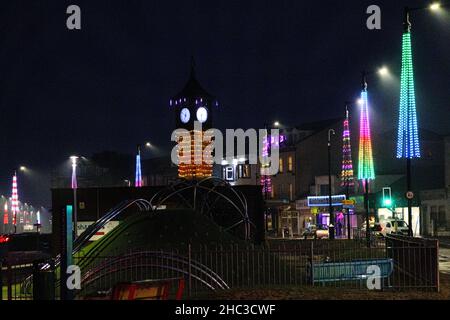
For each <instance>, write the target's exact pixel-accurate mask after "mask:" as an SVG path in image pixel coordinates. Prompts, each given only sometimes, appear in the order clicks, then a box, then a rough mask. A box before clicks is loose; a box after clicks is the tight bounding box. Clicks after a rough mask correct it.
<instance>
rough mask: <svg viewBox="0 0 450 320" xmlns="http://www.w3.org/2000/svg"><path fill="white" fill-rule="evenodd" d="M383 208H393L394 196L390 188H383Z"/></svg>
mask: <svg viewBox="0 0 450 320" xmlns="http://www.w3.org/2000/svg"><path fill="white" fill-rule="evenodd" d="M383 207H386V208H391V207H392V194H391V188H390V187H384V188H383Z"/></svg>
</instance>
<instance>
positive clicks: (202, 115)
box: [197, 107, 208, 123]
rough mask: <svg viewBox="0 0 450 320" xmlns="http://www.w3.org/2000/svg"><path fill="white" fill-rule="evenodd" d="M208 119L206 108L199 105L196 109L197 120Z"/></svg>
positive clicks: (203, 120)
mask: <svg viewBox="0 0 450 320" xmlns="http://www.w3.org/2000/svg"><path fill="white" fill-rule="evenodd" d="M206 119H208V110H206V108H204V107H200V108H198V109H197V120H198V121H200V122H201V123H203V122H205V121H206Z"/></svg>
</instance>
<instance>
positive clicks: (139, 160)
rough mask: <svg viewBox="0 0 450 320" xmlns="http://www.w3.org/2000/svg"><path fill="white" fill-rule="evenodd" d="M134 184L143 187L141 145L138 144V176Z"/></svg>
mask: <svg viewBox="0 0 450 320" xmlns="http://www.w3.org/2000/svg"><path fill="white" fill-rule="evenodd" d="M134 186H135V187H137V188H140V187H142V172H141V146H140V145H138V146H137V153H136V177H135V179H134Z"/></svg>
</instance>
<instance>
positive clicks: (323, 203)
mask: <svg viewBox="0 0 450 320" xmlns="http://www.w3.org/2000/svg"><path fill="white" fill-rule="evenodd" d="M345 199H346V197H345V194H338V195H335V196H331V204H332V205H333V206H342V201H344V200H345ZM329 202H330V200H329V196H314V197H308V207H328V206H329V205H330V203H329Z"/></svg>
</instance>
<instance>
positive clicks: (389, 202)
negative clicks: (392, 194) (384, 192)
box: [383, 199, 392, 207]
mask: <svg viewBox="0 0 450 320" xmlns="http://www.w3.org/2000/svg"><path fill="white" fill-rule="evenodd" d="M383 204H384V206H386V207H390V206H391V205H392V200H391V199H384V200H383Z"/></svg>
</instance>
